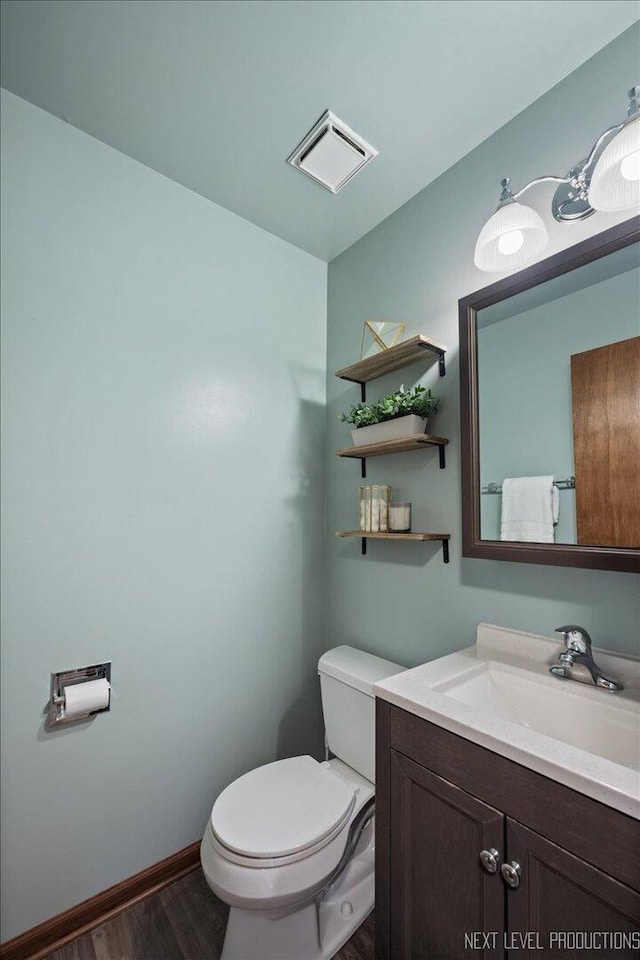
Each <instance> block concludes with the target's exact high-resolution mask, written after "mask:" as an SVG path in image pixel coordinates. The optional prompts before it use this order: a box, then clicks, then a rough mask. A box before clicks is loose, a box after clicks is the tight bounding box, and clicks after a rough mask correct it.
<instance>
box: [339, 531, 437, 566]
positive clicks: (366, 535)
mask: <svg viewBox="0 0 640 960" xmlns="http://www.w3.org/2000/svg"><path fill="white" fill-rule="evenodd" d="M336 537H359V538H360V539H361V540H362V552H363V553H366V552H367V540H441V541H442V556H443V559H444V562H445V563H449V540H450V539H451V534H450V533H413V532H411V533H377V532H374V531H373V530H338V531H337V532H336Z"/></svg>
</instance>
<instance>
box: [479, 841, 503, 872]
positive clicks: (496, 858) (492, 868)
mask: <svg viewBox="0 0 640 960" xmlns="http://www.w3.org/2000/svg"><path fill="white" fill-rule="evenodd" d="M499 862H500V854H499V853H498V851H497V850H496V849H495V847H491V849H490V850H481V851H480V863H481V864H482V866H483V868H484V869H485V870H486V871H487V873H495V872H496V871H497V869H498V863H499Z"/></svg>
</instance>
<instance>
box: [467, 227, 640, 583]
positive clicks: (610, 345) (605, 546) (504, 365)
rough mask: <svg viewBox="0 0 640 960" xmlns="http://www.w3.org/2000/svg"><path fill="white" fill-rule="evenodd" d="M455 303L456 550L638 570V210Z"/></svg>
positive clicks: (472, 554) (474, 554) (485, 555)
mask: <svg viewBox="0 0 640 960" xmlns="http://www.w3.org/2000/svg"><path fill="white" fill-rule="evenodd" d="M459 306H460V350H461V442H462V473H463V503H462V513H463V556H466V557H482V558H485V559H496V560H497V559H503V560H521V561H525V562H529V563H550V564H556V565H563V566H583V567H594V568H599V569H613V570H632V571H636V572H640V219H639V218H634V219H633V220H629V221H627V222H626V223H623V224H619V225H618V226H616V227H613V228H612V229H610V230H607V231H605V232H604V233H601V234H598V235H597V236H595V237H591V238H590V239H588V240H586V241H584V242H582V243H580V244H577V245H576V246H574V247H571V248H569V249H568V250H564V251H562V252H561V253H559V254H557V255H555V256H553V257H550V258H548V259H547V260H544V261H541V262H540V263H537V264H534V266H532V267H529V268H528V269H526V270H524V271H521V272H520V273H518V274H515V275H513V276H511V277H508V278H507V279H505V280H501V281H498V283H494V284H492V285H491V286H490V287H486V288H484V289H483V290H480V291H478V292H476V293H474V294H471V295H470V296H469V297H466V298H465V299H464V300H461V301H460V305H459ZM533 478H535V479H533ZM505 481H506V483H505Z"/></svg>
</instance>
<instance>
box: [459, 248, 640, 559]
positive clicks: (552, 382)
mask: <svg viewBox="0 0 640 960" xmlns="http://www.w3.org/2000/svg"><path fill="white" fill-rule="evenodd" d="M636 248H637V244H636ZM636 261H637V252H636ZM589 266H590V265H589ZM581 269H582V270H583V271H585V270H586V271H587V277H588V267H582V268H581ZM639 279H640V270H638V268H637V267H636V269H635V270H627V271H626V273H622V274H619V275H618V276H614V277H611V278H610V279H608V280H602V281H600V282H599V283H594V284H592V285H591V286H588V287H586V288H585V289H583V290H576V291H575V292H574V293H572V294H570V295H569V296H565V297H561V298H560V299H558V300H551V301H550V302H549V303H544V304H543V305H541V306H539V307H536V308H535V309H533V310H526V311H524V312H523V313H519V314H517V316H513V317H507V318H506V319H505V320H502V321H500V322H499V323H492V324H490V326H487V327H485V328H484V329H480V330H479V333H478V381H479V383H480V397H479V404H478V406H479V414H480V417H479V421H480V478H481V483H482V485H483V486H485V485H486V484H487V483H489V482H491V481H492V480H493V481H498V482H501V481H502V479H503V478H504V477H523V476H525V477H526V476H537V475H540V474H553V476H554V477H555V478H556V479H564V478H565V477H571V476H573V474H574V473H575V466H574V460H573V419H572V406H571V356H572V354H575V353H582V352H583V351H585V350H593V349H595V348H596V347H603V346H605V345H606V344H608V343H617V342H618V341H620V340H627V339H628V338H629V337H637V336H638V335H639V334H640V284H639V282H638V281H639ZM585 282H586V278H585ZM484 312H485V311H480V316H479V322H480V321H481V318H482V314H483V313H484ZM578 481H579V478H578ZM501 502H502V497H500V496H496V495H492V494H485V495H483V496H482V497H481V498H480V507H481V513H480V516H481V530H482V536H483V538H484V539H486V540H499V539H500V507H501ZM575 506H576V494H575V491H574V490H561V491H560V514H559V519H558V523H557V525H556V528H555V542H556V543H576V542H577V540H576V510H575Z"/></svg>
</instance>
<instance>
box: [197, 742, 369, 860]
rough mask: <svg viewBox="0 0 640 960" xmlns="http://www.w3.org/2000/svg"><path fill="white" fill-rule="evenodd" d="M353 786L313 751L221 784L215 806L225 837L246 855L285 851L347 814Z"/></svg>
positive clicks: (217, 828)
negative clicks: (223, 787) (224, 786)
mask: <svg viewBox="0 0 640 960" xmlns="http://www.w3.org/2000/svg"><path fill="white" fill-rule="evenodd" d="M354 797H355V793H354V789H353V787H352V786H349V785H348V784H346V783H345V782H344V781H342V780H340V779H339V778H338V777H337V776H336V775H335V774H334V773H333V772H332V771H331V769H330V768H329V767H328V766H326V765H324V764H320V763H318V762H317V760H314V759H313V757H293V758H291V759H290V760H277V761H276V762H275V763H268V764H266V766H264V767H258V768H257V770H252V771H251V772H250V773H247V774H245V775H244V776H243V777H240V778H239V779H238V780H235V781H234V782H233V783H231V784H230V785H229V786H228V787H227V788H226V790H223V791H222V793H221V794H220V796H219V797H218V799H217V800H216V802H215V804H214V805H213V810H212V812H211V826H212V827H213V831H214V833H215V834H216V836H217V838H218V839H219V840H220V842H221V843H223V844H224V846H225V847H227V848H228V849H230V850H234V851H235V852H236V853H240V854H243V855H245V856H247V857H285V856H288V855H289V854H292V853H297V852H299V851H301V850H305V849H306V848H308V847H310V846H313V845H315V844H317V843H318V842H319V841H321V840H322V839H323V838H324V837H327V838H329V837H330V835H331V834H332V833H333V832H334V831H335V830H336V828H337V827H338V826H340V825H341V823H342V822H343V821H345V820H346V818H347V817H348V815H349V813H350V811H351V808H352V806H353V802H354Z"/></svg>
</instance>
